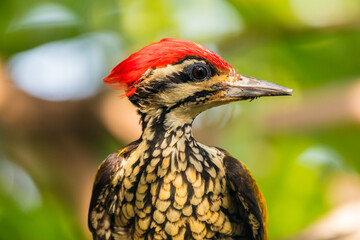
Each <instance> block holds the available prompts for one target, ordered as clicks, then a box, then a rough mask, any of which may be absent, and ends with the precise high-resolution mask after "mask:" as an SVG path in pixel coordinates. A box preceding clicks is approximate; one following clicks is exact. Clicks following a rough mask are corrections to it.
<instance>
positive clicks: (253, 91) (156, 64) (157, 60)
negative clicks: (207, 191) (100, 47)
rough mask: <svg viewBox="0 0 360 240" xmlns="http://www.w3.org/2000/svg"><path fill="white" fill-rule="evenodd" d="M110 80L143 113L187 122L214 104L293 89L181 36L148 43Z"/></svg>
mask: <svg viewBox="0 0 360 240" xmlns="http://www.w3.org/2000/svg"><path fill="white" fill-rule="evenodd" d="M104 82H105V83H107V84H110V85H113V86H120V87H121V86H122V87H123V89H124V90H125V92H126V93H125V95H126V96H128V98H129V100H130V101H131V102H132V103H133V104H135V105H136V106H137V107H138V108H139V112H140V113H141V114H143V115H161V114H163V115H167V116H169V119H170V118H171V119H176V120H178V121H183V122H188V121H192V120H193V119H194V118H195V117H196V115H198V114H199V113H200V112H202V111H204V110H206V109H208V108H211V107H214V106H218V105H222V104H225V103H229V102H233V101H238V100H246V99H254V98H257V97H262V96H280V95H291V91H292V90H291V89H288V88H285V87H282V86H279V85H276V84H273V83H269V82H266V81H263V80H259V79H256V78H251V77H246V76H243V75H241V74H239V73H237V72H236V71H235V69H234V68H233V67H232V66H230V65H229V64H228V63H226V62H225V61H224V60H223V59H222V58H221V57H219V56H218V55H216V54H215V53H214V52H212V51H210V50H208V49H207V48H205V47H203V46H201V45H199V44H197V43H193V42H190V41H185V40H178V39H163V40H161V41H160V42H156V43H153V44H150V45H148V46H146V47H144V48H143V49H141V50H139V51H138V52H136V53H134V54H132V55H131V56H129V57H128V58H127V59H125V60H124V61H123V62H121V63H120V64H119V65H117V66H116V67H115V68H114V69H113V70H112V72H111V73H110V75H109V76H107V77H106V78H105V79H104Z"/></svg>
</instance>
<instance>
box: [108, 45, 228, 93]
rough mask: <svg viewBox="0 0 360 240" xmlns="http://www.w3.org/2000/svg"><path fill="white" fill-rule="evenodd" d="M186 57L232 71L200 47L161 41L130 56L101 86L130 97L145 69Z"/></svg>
mask: <svg viewBox="0 0 360 240" xmlns="http://www.w3.org/2000/svg"><path fill="white" fill-rule="evenodd" d="M187 56H195V57H201V58H204V59H206V60H207V61H209V62H211V63H213V64H214V65H215V66H216V67H218V68H219V69H222V70H228V71H230V70H231V69H232V67H231V66H230V65H229V64H228V63H226V62H225V61H224V60H223V59H222V58H221V57H219V56H218V55H216V54H215V53H214V52H212V51H210V50H209V49H207V48H205V47H203V46H201V45H200V44H197V43H194V42H190V41H186V40H180V39H172V38H165V39H162V40H161V41H160V42H156V43H152V44H150V45H148V46H146V47H144V48H142V49H141V50H139V51H138V52H136V53H134V54H132V55H130V56H129V57H128V58H127V59H125V60H124V61H122V62H121V63H120V64H119V65H117V66H116V67H115V68H114V69H113V70H112V71H111V73H110V74H109V75H108V76H107V77H106V78H104V82H105V83H107V84H109V85H110V86H112V87H119V86H120V88H121V87H122V89H123V90H125V91H126V94H125V95H126V96H131V95H132V94H133V93H134V92H135V91H136V86H135V85H136V83H138V81H139V80H140V79H141V76H142V75H143V74H144V73H145V72H146V71H147V70H148V69H150V68H161V67H165V66H166V65H168V64H173V63H176V62H178V61H181V60H182V59H184V58H185V57H187Z"/></svg>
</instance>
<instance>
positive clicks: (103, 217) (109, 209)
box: [88, 142, 138, 240]
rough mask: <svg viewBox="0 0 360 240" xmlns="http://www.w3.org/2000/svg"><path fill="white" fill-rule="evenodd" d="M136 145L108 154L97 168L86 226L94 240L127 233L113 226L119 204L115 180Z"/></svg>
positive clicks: (102, 239) (132, 144) (112, 237)
mask: <svg viewBox="0 0 360 240" xmlns="http://www.w3.org/2000/svg"><path fill="white" fill-rule="evenodd" d="M137 145H138V143H137V142H133V143H131V144H130V145H128V146H127V147H125V148H124V149H122V150H121V151H120V152H117V153H113V154H110V155H109V156H108V157H107V158H106V159H105V160H104V161H103V162H102V163H101V165H100V166H99V168H98V171H97V173H96V177H95V181H94V187H93V193H92V196H91V201H90V207H89V215H88V225H89V229H90V231H91V232H92V234H93V239H94V240H110V239H111V240H112V239H116V238H115V237H114V236H113V232H114V231H115V232H117V233H119V232H121V231H127V229H122V228H119V227H116V226H115V209H116V208H119V207H120V206H117V204H120V203H119V201H117V200H118V192H119V188H120V185H119V184H118V182H117V181H116V178H117V173H118V172H119V171H120V166H121V162H122V161H123V160H124V159H125V158H126V157H127V156H128V153H129V152H130V151H132V150H133V149H134V148H136V147H137Z"/></svg>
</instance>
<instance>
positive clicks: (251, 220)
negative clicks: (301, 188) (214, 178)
mask: <svg viewBox="0 0 360 240" xmlns="http://www.w3.org/2000/svg"><path fill="white" fill-rule="evenodd" d="M220 150H221V151H222V152H223V153H224V154H225V157H224V159H223V162H224V166H225V169H226V175H227V179H228V181H229V182H230V186H231V189H232V191H233V192H234V194H235V196H236V198H237V201H238V202H239V204H241V206H242V207H241V211H240V214H241V218H242V219H245V220H246V221H247V224H248V227H249V228H250V230H251V232H252V236H253V239H254V240H267V239H268V237H267V210H266V204H265V199H264V197H263V195H262V193H261V191H260V189H259V187H258V186H257V184H256V181H255V179H254V177H253V176H252V174H251V172H250V171H249V169H248V168H247V167H246V166H245V164H243V163H241V162H240V161H238V160H237V159H235V158H234V157H232V156H231V155H230V154H229V153H228V152H226V151H224V150H222V149H220Z"/></svg>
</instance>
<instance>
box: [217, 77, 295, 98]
mask: <svg viewBox="0 0 360 240" xmlns="http://www.w3.org/2000/svg"><path fill="white" fill-rule="evenodd" d="M226 85H227V88H228V89H229V90H228V92H227V93H226V95H225V96H224V97H225V98H236V99H238V100H245V99H254V98H257V97H264V96H285V95H292V94H291V93H292V91H293V90H292V89H290V88H287V87H283V86H280V85H277V84H275V83H271V82H267V81H264V80H260V79H257V78H252V77H247V76H243V75H237V79H236V80H233V81H231V82H227V83H226Z"/></svg>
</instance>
